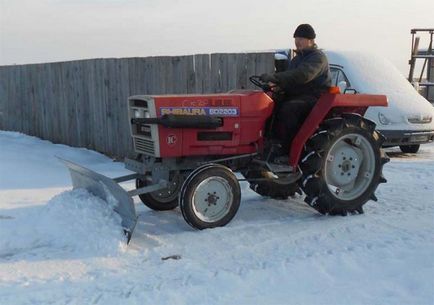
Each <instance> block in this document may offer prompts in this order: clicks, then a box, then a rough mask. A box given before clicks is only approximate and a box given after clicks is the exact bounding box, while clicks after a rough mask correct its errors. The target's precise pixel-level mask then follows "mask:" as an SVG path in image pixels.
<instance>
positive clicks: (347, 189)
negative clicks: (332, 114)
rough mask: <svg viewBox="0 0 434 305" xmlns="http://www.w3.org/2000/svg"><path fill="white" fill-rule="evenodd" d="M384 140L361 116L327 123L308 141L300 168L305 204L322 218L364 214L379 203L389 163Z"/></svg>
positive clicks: (373, 126)
mask: <svg viewBox="0 0 434 305" xmlns="http://www.w3.org/2000/svg"><path fill="white" fill-rule="evenodd" d="M383 141H384V137H383V136H382V135H381V134H380V133H378V132H377V131H376V130H375V124H374V123H373V122H371V121H369V120H366V119H364V118H363V117H361V116H359V115H345V116H343V117H341V118H334V119H330V120H327V121H325V122H324V123H323V124H322V125H321V126H320V128H319V129H318V131H317V132H316V133H315V134H314V135H312V137H311V138H310V139H309V140H308V141H307V143H306V145H305V148H304V152H303V158H302V159H301V162H300V168H301V170H302V173H303V177H302V179H301V180H300V181H301V185H300V186H301V188H302V189H303V191H304V192H305V193H306V198H305V201H306V202H307V203H308V204H309V205H310V206H312V207H313V208H315V209H316V210H317V211H319V212H320V213H322V214H330V215H346V214H347V213H348V212H350V213H354V212H358V213H363V207H362V206H363V205H364V204H365V203H366V202H367V201H368V200H370V199H372V200H375V201H376V197H375V194H374V192H375V190H376V188H377V186H378V184H379V183H382V182H386V179H384V178H383V175H382V169H383V164H384V163H386V162H387V161H388V160H389V159H388V158H387V157H386V156H385V155H384V153H383V152H382V150H381V145H382V143H383Z"/></svg>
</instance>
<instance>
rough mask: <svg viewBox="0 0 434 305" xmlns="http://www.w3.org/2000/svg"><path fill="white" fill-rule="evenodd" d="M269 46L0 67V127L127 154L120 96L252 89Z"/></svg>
mask: <svg viewBox="0 0 434 305" xmlns="http://www.w3.org/2000/svg"><path fill="white" fill-rule="evenodd" d="M273 69H274V56H273V53H240V54H200V55H191V56H174V57H146V58H121V59H91V60H79V61H70V62H58V63H46V64H31V65H14V66H1V67H0V128H1V129H3V130H12V131H19V132H23V133H25V134H28V135H34V136H37V137H40V138H42V139H47V140H50V141H52V142H54V143H63V144H67V145H71V146H77V147H87V148H90V149H94V150H97V151H100V152H102V153H104V154H107V155H109V156H113V157H124V156H127V155H130V154H131V153H132V150H133V148H132V141H131V139H130V135H129V125H128V119H127V102H126V101H127V98H128V96H131V95H136V94H179V93H216V92H226V91H228V90H231V89H235V88H238V89H240V88H253V86H252V85H251V84H250V83H249V80H248V77H249V76H250V75H258V74H261V73H265V72H271V71H273Z"/></svg>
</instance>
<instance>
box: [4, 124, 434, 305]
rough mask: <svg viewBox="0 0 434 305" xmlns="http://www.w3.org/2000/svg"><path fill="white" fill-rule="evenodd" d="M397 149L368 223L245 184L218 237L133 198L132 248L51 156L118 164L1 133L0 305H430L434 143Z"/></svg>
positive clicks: (113, 219)
mask: <svg viewBox="0 0 434 305" xmlns="http://www.w3.org/2000/svg"><path fill="white" fill-rule="evenodd" d="M389 152H390V155H391V157H392V160H391V162H390V163H388V164H386V166H385V168H384V171H385V176H386V178H387V179H388V183H386V184H382V185H380V187H379V189H378V191H377V197H378V198H379V200H378V202H377V203H375V202H368V203H367V204H366V205H365V212H366V213H365V214H363V215H357V216H349V217H326V216H321V215H319V214H318V213H316V212H315V211H314V210H312V209H311V208H309V207H308V206H307V205H305V204H303V203H302V199H301V198H298V199H291V200H287V201H277V200H271V199H264V198H261V197H259V196H258V195H256V194H255V193H253V192H252V191H250V190H249V189H248V187H247V185H246V184H243V185H242V189H243V194H242V196H243V199H242V203H241V208H240V210H239V212H238V214H237V215H236V217H235V218H234V220H233V221H232V222H231V223H230V224H229V225H227V226H226V227H224V228H217V229H212V230H205V231H194V230H193V229H191V228H190V227H189V226H188V225H187V224H186V223H185V222H184V221H183V218H182V215H181V213H180V211H179V210H174V211H169V212H154V211H151V210H149V209H147V208H146V207H144V206H143V205H142V204H141V203H139V202H138V201H137V200H136V208H137V210H138V213H139V223H138V225H137V227H136V230H135V234H134V236H133V239H132V242H131V244H130V245H129V246H128V247H127V246H125V240H124V237H123V235H122V230H121V227H120V219H119V217H118V216H117V215H116V214H114V213H113V212H112V211H110V210H109V209H108V207H107V206H106V205H105V204H104V203H103V202H102V201H100V200H99V199H97V198H95V197H93V196H91V195H90V194H88V193H87V192H85V191H82V190H74V191H71V182H70V178H69V174H68V172H67V169H66V168H65V167H64V166H63V165H62V164H61V162H60V161H59V160H58V159H57V158H56V157H55V156H59V157H62V158H65V159H68V160H71V161H74V162H76V163H79V164H82V165H84V166H86V167H89V168H91V169H93V170H96V171H98V172H100V173H103V174H105V175H109V176H112V177H114V176H119V175H122V174H124V173H125V172H126V171H125V170H124V169H123V165H122V164H121V163H115V162H112V161H111V160H110V159H108V158H106V157H105V156H103V155H101V154H98V153H96V152H93V151H89V150H86V149H78V148H71V147H68V146H64V145H54V144H52V143H50V142H47V141H42V140H40V139H37V138H34V137H29V136H25V135H22V134H19V133H13V132H2V131H0V304H2V305H8V304H104V305H110V304H153V305H156V304H346V305H348V304H434V293H433V291H434V179H433V178H434V145H433V144H429V145H423V146H422V147H421V150H420V152H419V153H418V154H417V155H411V154H401V153H399V152H398V150H396V149H391V150H389ZM126 187H127V188H131V187H132V185H131V184H127V185H126ZM171 255H179V256H180V258H179V259H167V260H162V258H165V257H168V256H171Z"/></svg>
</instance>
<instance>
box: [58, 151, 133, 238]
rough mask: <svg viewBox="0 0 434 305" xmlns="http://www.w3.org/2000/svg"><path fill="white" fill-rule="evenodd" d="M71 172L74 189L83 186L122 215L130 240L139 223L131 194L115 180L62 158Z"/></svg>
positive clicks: (123, 224)
mask: <svg viewBox="0 0 434 305" xmlns="http://www.w3.org/2000/svg"><path fill="white" fill-rule="evenodd" d="M59 160H61V161H62V162H63V163H64V164H65V165H66V167H68V169H69V173H70V174H71V179H72V185H73V189H78V188H83V189H86V190H87V191H88V192H89V193H91V194H93V195H95V196H97V197H99V198H101V199H102V200H104V201H105V202H107V204H108V205H109V206H111V207H112V209H113V210H114V211H115V212H116V213H118V214H119V215H120V216H121V219H122V227H123V229H124V233H125V235H126V237H127V243H129V242H130V239H131V236H132V234H133V231H134V227H135V226H136V223H137V215H136V210H135V208H134V201H133V199H132V198H131V196H130V195H129V194H128V192H127V191H125V190H124V189H123V188H122V187H120V186H119V184H118V183H116V181H115V180H113V179H111V178H108V177H106V176H103V175H101V174H98V173H96V172H94V171H92V170H90V169H87V168H85V167H82V166H80V165H78V164H75V163H73V162H71V161H68V160H65V159H61V158H59Z"/></svg>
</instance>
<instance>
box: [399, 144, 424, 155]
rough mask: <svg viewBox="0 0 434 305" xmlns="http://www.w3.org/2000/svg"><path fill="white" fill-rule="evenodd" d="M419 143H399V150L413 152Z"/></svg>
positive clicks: (407, 152) (417, 149)
mask: <svg viewBox="0 0 434 305" xmlns="http://www.w3.org/2000/svg"><path fill="white" fill-rule="evenodd" d="M419 147H420V145H419V144H414V145H400V146H399V148H400V149H401V151H402V152H403V153H406V154H415V153H417V152H418V151H419Z"/></svg>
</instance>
